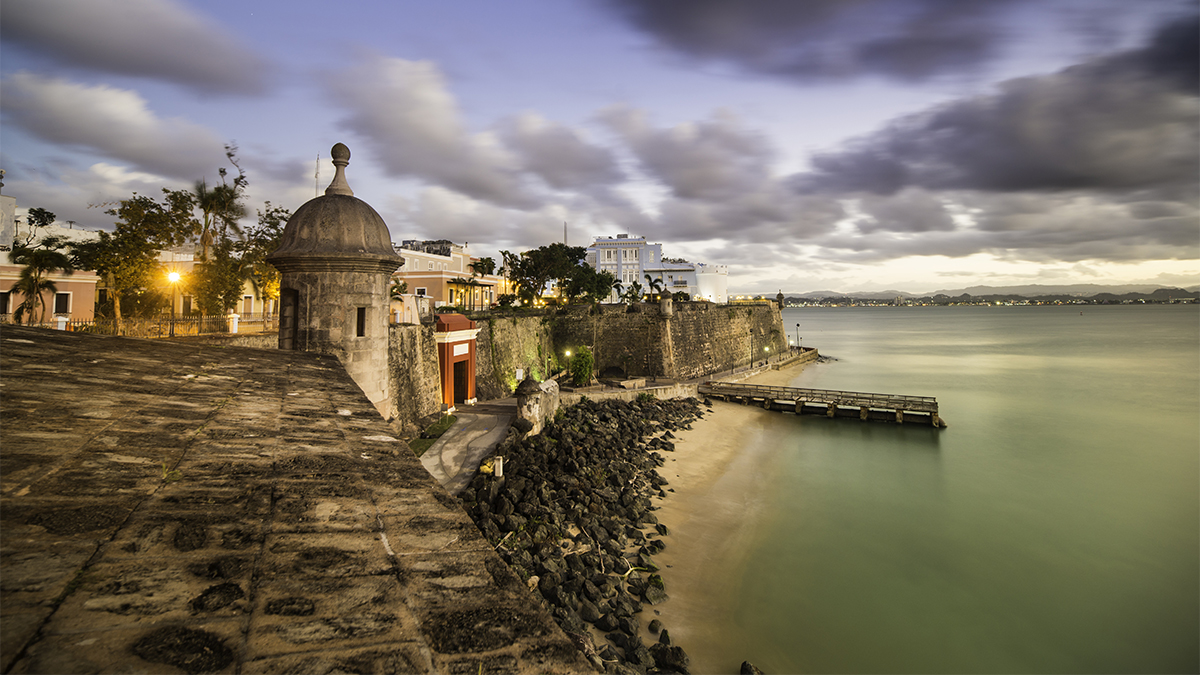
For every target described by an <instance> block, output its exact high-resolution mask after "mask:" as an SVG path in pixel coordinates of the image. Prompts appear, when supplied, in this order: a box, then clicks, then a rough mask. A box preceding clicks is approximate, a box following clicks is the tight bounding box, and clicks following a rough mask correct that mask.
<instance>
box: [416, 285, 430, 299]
mask: <svg viewBox="0 0 1200 675" xmlns="http://www.w3.org/2000/svg"><path fill="white" fill-rule="evenodd" d="M426 290H428V289H426V288H424V287H421V288H418V289H417V295H419V296H421V297H425V295H426V293H425V291H426Z"/></svg>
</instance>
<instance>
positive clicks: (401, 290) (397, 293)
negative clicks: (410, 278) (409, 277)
mask: <svg viewBox="0 0 1200 675" xmlns="http://www.w3.org/2000/svg"><path fill="white" fill-rule="evenodd" d="M407 292H408V282H407V281H400V280H399V279H392V285H391V287H390V288H389V289H388V295H389V297H390V298H391V299H392V300H395V301H397V302H399V301H400V300H403V299H404V298H403V297H401V296H403V295H404V294H405V293H407Z"/></svg>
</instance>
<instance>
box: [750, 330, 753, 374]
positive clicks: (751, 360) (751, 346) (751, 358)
mask: <svg viewBox="0 0 1200 675" xmlns="http://www.w3.org/2000/svg"><path fill="white" fill-rule="evenodd" d="M750 368H754V329H753V328H751V329H750Z"/></svg>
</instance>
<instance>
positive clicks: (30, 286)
mask: <svg viewBox="0 0 1200 675" xmlns="http://www.w3.org/2000/svg"><path fill="white" fill-rule="evenodd" d="M62 246H63V241H62V239H60V238H59V237H46V238H45V239H43V240H42V242H41V244H40V245H39V246H38V247H37V248H32V247H29V246H16V247H14V248H13V251H12V253H11V254H10V255H9V259H10V260H12V261H13V262H14V263H16V264H18V265H24V267H23V268H22V269H21V275H20V277H19V278H18V279H17V282H16V283H15V284H13V285H12V288H10V289H9V290H10V291H16V292H18V293H20V294H21V295H22V296H23V297H24V300H23V301H22V302H21V305H20V306H19V307H17V311H16V312H14V313H13V320H14V321H16V322H17V323H21V320H22V319H23V318H24V317H29V319H30V321H32V320H33V316H34V314H38V322H39V323H41V322H43V321H45V320H46V301H45V300H44V299H43V298H42V294H43V293H45V292H47V291H49V292H50V293H51V295H53V294H55V293H58V285H57V284H55V283H54V280H53V279H48V278H46V275H48V274H51V273H53V272H56V271H61V272H65V273H66V274H71V273H72V272H74V269H72V267H71V259H70V258H68V257H67V255H66V254H65V253H63V252H62V250H61V249H62ZM38 310H41V311H40V312H39V311H38Z"/></svg>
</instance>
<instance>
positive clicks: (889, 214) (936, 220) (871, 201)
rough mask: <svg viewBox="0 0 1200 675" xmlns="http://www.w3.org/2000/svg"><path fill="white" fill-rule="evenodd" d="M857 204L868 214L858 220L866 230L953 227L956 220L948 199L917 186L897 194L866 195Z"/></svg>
mask: <svg viewBox="0 0 1200 675" xmlns="http://www.w3.org/2000/svg"><path fill="white" fill-rule="evenodd" d="M858 206H859V208H860V209H862V211H863V213H864V216H865V217H862V218H859V219H858V220H857V221H856V223H855V224H856V225H857V227H858V229H859V231H860V232H863V233H871V232H878V231H880V230H888V231H891V232H930V231H948V230H953V229H954V221H953V219H952V218H951V214H950V212H949V211H948V210H947V208H946V204H945V202H944V201H943V200H942V199H941V198H939V197H938V196H937V195H934V194H931V193H929V192H927V191H925V190H921V189H918V188H907V189H904V190H901V191H900V192H897V193H896V194H894V195H886V196H883V195H872V194H867V195H863V197H862V198H861V199H860V200H859V203H858Z"/></svg>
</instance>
